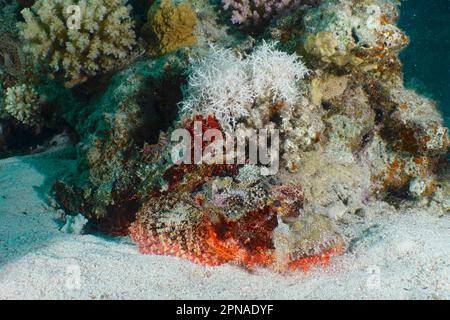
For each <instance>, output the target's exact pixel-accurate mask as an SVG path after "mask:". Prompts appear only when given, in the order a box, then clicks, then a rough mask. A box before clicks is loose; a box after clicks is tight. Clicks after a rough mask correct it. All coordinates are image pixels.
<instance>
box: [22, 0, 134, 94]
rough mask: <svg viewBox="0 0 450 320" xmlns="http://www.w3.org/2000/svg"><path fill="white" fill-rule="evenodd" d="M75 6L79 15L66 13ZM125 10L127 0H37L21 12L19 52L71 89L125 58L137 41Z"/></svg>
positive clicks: (112, 67)
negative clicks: (22, 52)
mask: <svg viewBox="0 0 450 320" xmlns="http://www.w3.org/2000/svg"><path fill="white" fill-rule="evenodd" d="M74 5H75V6H77V8H79V15H80V17H74V16H73V15H74V14H76V13H73V12H71V11H70V10H68V8H70V7H71V6H74ZM130 11H131V7H129V6H126V0H108V1H82V2H78V1H74V0H60V1H43V0H38V1H36V2H35V3H34V5H33V6H32V7H31V8H26V9H24V10H23V11H22V15H23V17H24V19H25V22H24V23H20V24H19V28H20V34H21V36H22V37H23V39H24V41H25V46H24V49H25V50H26V51H27V52H28V53H29V54H31V55H32V56H33V57H34V59H35V61H37V62H43V63H46V64H48V65H49V67H50V68H51V70H52V71H53V73H54V74H58V75H61V76H62V77H63V78H64V79H65V80H66V81H67V86H70V87H72V86H74V85H76V84H79V83H81V82H84V81H85V80H86V79H87V77H92V76H94V75H96V74H99V73H104V72H108V71H111V70H113V69H114V68H115V67H116V65H117V64H118V63H120V62H121V61H122V60H124V59H126V58H127V57H128V55H129V54H130V51H131V50H132V48H133V46H134V45H135V42H136V40H135V33H134V30H133V27H134V22H133V20H132V19H131V17H130ZM72 18H73V19H79V21H78V22H77V21H72V20H71V19H72ZM70 22H74V25H73V27H71V26H69V23H70ZM77 23H78V24H79V25H77Z"/></svg>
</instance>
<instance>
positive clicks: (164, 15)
mask: <svg viewBox="0 0 450 320" xmlns="http://www.w3.org/2000/svg"><path fill="white" fill-rule="evenodd" d="M196 25H197V16H196V15H195V13H194V11H193V10H192V8H191V6H189V5H188V4H180V5H174V4H173V3H172V2H171V1H170V0H162V1H161V2H160V3H159V2H156V3H155V4H154V5H153V6H152V8H150V10H149V13H148V22H147V24H146V25H145V26H144V32H150V38H151V42H152V43H153V46H152V48H151V50H150V53H151V54H152V55H164V54H166V53H169V52H172V51H175V50H177V49H179V48H182V47H185V46H192V45H194V44H196V42H197V39H196V36H195V35H194V29H195V27H196Z"/></svg>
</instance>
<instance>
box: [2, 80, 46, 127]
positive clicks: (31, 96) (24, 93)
mask: <svg viewBox="0 0 450 320" xmlns="http://www.w3.org/2000/svg"><path fill="white" fill-rule="evenodd" d="M4 108H5V111H6V113H8V114H9V115H11V116H12V117H14V118H15V119H16V120H18V121H20V122H21V123H23V124H25V125H28V126H35V125H36V124H38V122H39V119H40V117H39V110H40V108H39V96H38V94H37V92H36V91H35V90H34V89H33V87H30V86H28V85H26V84H21V85H17V86H15V87H11V88H8V89H7V90H6V98H5V106H4Z"/></svg>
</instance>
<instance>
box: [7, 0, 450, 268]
mask: <svg viewBox="0 0 450 320" xmlns="http://www.w3.org/2000/svg"><path fill="white" fill-rule="evenodd" d="M69 3H70V4H72V3H74V2H73V1H69V0H67V1H55V2H52V3H49V2H44V1H42V0H38V1H37V2H36V3H35V4H34V6H32V7H31V8H30V9H25V11H23V13H24V16H25V20H26V23H25V24H22V25H21V27H20V28H21V30H22V31H21V32H22V34H23V35H24V38H25V39H29V40H31V41H30V42H29V43H28V44H26V45H25V46H26V47H27V48H28V50H29V51H30V50H31V49H33V48H34V49H35V58H38V60H41V61H44V62H47V63H48V64H50V67H52V68H53V72H54V73H55V75H61V73H62V76H63V77H64V78H66V79H65V80H68V81H70V82H72V84H75V83H78V82H79V81H80V80H84V79H83V78H85V77H92V76H93V75H95V74H98V73H103V72H106V71H109V70H112V69H114V68H115V67H114V66H116V65H117V63H120V62H119V61H120V60H123V58H125V57H127V58H128V57H131V56H129V55H128V54H129V53H130V50H131V49H132V45H133V44H134V33H133V31H132V25H133V22H132V21H131V18H130V15H129V14H130V9H129V8H127V7H125V1H112V2H108V5H106V4H105V5H103V4H102V3H103V2H101V3H100V2H97V4H93V2H89V1H87V2H83V4H85V7H83V8H84V9H86V10H87V8H88V7H89V6H93V7H92V8H94V7H95V8H97V7H96V5H98V6H99V7H98V8H102V10H103V11H102V10H100V11H102V12H111V13H112V15H108V17H109V18H105V17H106V16H105V15H103V14H100V13H99V14H98V15H93V16H92V17H89V19H86V21H84V20H83V22H82V25H83V27H82V28H81V30H79V31H67V29H66V28H65V27H64V23H63V22H62V21H64V19H65V18H66V17H67V16H66V15H65V14H66V13H64V12H63V10H62V8H63V4H69ZM222 4H223V5H225V8H226V9H227V10H228V9H230V10H234V16H233V22H235V23H239V24H241V25H243V26H245V27H249V26H255V25H257V26H258V32H253V31H254V30H252V31H250V30H249V29H251V28H234V27H232V26H230V24H229V23H228V22H227V21H224V20H227V17H225V19H222V20H221V19H220V17H218V16H217V15H218V12H223V11H220V8H217V6H219V7H220V6H221V4H220V2H218V3H217V4H216V5H217V6H216V7H214V5H213V4H212V3H211V2H209V1H206V0H196V1H190V2H189V5H188V4H187V3H186V2H185V1H174V2H170V1H161V2H160V1H157V2H154V3H153V5H152V7H151V9H150V10H149V13H148V15H149V20H148V22H147V25H146V26H145V28H144V29H145V30H144V31H149V32H150V38H146V40H148V42H149V43H148V45H149V47H150V49H148V50H147V51H148V52H149V53H150V55H142V57H141V59H139V60H134V59H130V61H126V63H124V64H122V67H123V68H121V70H120V71H117V72H112V73H114V74H113V76H112V77H107V79H106V80H105V79H99V80H98V82H96V83H100V84H101V86H96V85H95V86H93V85H92V83H93V82H91V83H86V84H80V85H79V86H78V87H77V88H73V89H72V90H69V93H70V94H68V96H72V97H75V98H74V100H75V102H73V101H72V102H71V104H70V105H67V106H66V105H65V104H64V103H57V104H56V105H57V106H58V107H59V109H57V110H58V111H57V113H58V116H59V117H60V118H61V119H64V120H65V122H66V123H67V126H68V127H69V128H70V130H71V131H72V132H74V134H73V135H74V136H76V139H75V141H76V143H77V148H76V149H77V164H78V173H77V175H75V176H70V177H65V178H63V179H61V181H58V182H57V183H56V184H55V191H56V195H57V198H58V200H59V202H60V204H61V206H62V207H63V208H64V210H65V211H66V212H67V214H72V215H77V214H82V215H83V216H84V217H86V219H88V220H89V223H90V225H91V226H93V227H97V228H99V229H100V230H102V231H105V232H107V233H109V234H112V235H131V237H132V239H133V240H134V242H136V244H137V245H138V248H139V250H140V251H141V252H143V253H153V254H167V255H174V256H178V257H183V258H186V259H189V260H191V261H194V262H197V263H201V264H204V265H219V264H222V263H235V264H237V265H241V266H243V267H245V268H253V267H255V266H267V267H272V268H274V269H275V270H280V271H282V270H289V269H299V268H300V269H307V268H308V266H309V265H310V264H311V263H325V262H327V261H328V259H329V258H330V257H331V256H332V255H334V254H338V253H340V252H342V250H344V249H345V245H346V244H345V243H346V241H345V240H346V239H345V237H344V236H342V235H341V232H340V231H341V229H340V226H341V225H342V223H346V224H349V223H353V222H354V221H355V220H354V219H355V217H358V218H361V219H362V218H363V217H364V215H365V212H366V209H367V207H368V206H370V204H371V203H373V202H374V201H379V200H381V201H386V202H389V203H390V204H393V205H395V206H400V205H410V206H427V207H430V208H433V210H434V211H436V213H437V214H438V215H444V214H447V213H448V209H449V206H448V200H447V199H448V192H449V191H448V190H449V188H448V182H447V181H448V177H447V175H448V174H447V173H448V159H447V158H446V157H447V152H448V149H449V134H448V129H447V128H445V126H444V124H443V119H442V117H441V115H440V114H439V112H438V110H437V107H436V105H435V104H434V103H433V101H431V100H429V99H426V98H424V97H421V96H419V95H418V94H416V93H415V92H413V91H411V90H407V89H405V87H404V84H403V79H402V73H401V64H400V60H399V58H398V53H399V52H400V50H401V49H402V48H403V47H404V46H405V45H406V44H407V43H408V38H407V37H406V35H405V34H404V33H403V32H402V31H401V30H400V29H399V28H398V27H397V26H396V20H397V16H398V4H397V2H396V1H393V0H392V1H391V0H337V1H331V0H323V1H266V2H262V1H223V3H222ZM89 8H91V7H89ZM84 9H83V10H84ZM51 10H53V11H52V12H53V14H49V12H51ZM100 11H99V12H100ZM272 18H275V19H272ZM110 19H112V21H110ZM142 19H144V18H143V17H142ZM105 21H110V22H111V24H112V26H113V27H112V28H110V29H108V28H106V29H108V30H107V31H108V32H107V34H105V33H104V32H106V31H105V30H104V29H102V28H100V29H96V27H94V26H91V24H92V23H94V24H95V25H97V26H99V27H101V26H102V24H103V23H105ZM269 21H270V23H265V22H269ZM143 22H144V21H143V20H142V23H143ZM48 28H49V29H50V30H54V31H52V34H53V33H54V34H55V38H52V37H49V34H48V33H47V31H44V30H43V29H45V30H47V29H48ZM58 28H59V29H58ZM227 28H229V29H227ZM111 34H114V37H113V38H114V39H113V40H114V41H112V42H108V41H109V40H108V39H110V38H109V35H111ZM60 36H62V38H61V39H62V40H61V42H58V41H57V40H56V39H57V37H58V39H59V37H60ZM142 36H143V37H147V36H148V34H146V32H142ZM81 40H83V41H81ZM5 43H6V42H5ZM79 45H85V47H84V49H86V50H88V51H83V52H84V53H86V54H84V55H83V54H82V55H81V59H79V60H77V62H71V61H72V60H71V59H72V58H74V56H75V55H74V54H75V53H76V54H79V49H80V48H81V47H79ZM96 46H101V47H102V48H103V49H104V50H103V49H102V50H103V51H101V50H100V49H99V50H100V51H95V54H94V53H93V52H94V51H91V49H92V48H95V47H96ZM186 46H188V47H189V49H187V50H178V49H179V48H182V47H186ZM4 48H6V47H5V46H3V47H2V45H1V44H0V52H15V51H14V50H11V49H10V48H9V47H8V48H6V49H4ZM84 49H83V50H84ZM47 50H50V51H47ZM110 50H111V51H110ZM114 52H115V53H114ZM91 53H92V55H91ZM3 56H5V55H4V54H3ZM10 56H11V53H8V57H10ZM188 56H189V58H188ZM91 58H92V59H91ZM3 60H4V61H5V59H3ZM4 61H3V63H4ZM8 61H10V60H8ZM64 61H65V62H64ZM0 62H2V61H0ZM4 64H5V63H4ZM10 65H11V64H10ZM13 71H14V70H13ZM12 73H13V72H12ZM95 80H97V79H95ZM49 81H54V80H49ZM55 82H56V81H55ZM11 87H12V88H16V87H13V86H11ZM31 87H32V86H31V84H27V85H26V86H25V87H23V86H22V84H21V86H20V87H17V92H19V90H18V88H21V89H20V90H21V91H28V92H29V95H30V97H32V98H27V99H28V100H27V99H24V98H23V97H22V96H21V95H19V94H14V92H15V91H14V90H13V89H11V88H10V90H9V93H8V96H13V97H14V99H11V98H7V99H6V100H14V101H16V102H17V101H22V100H23V101H28V102H27V103H22V104H21V105H23V106H28V105H29V104H30V103H31V102H30V101H31V100H33V99H35V100H36V99H37V96H36V95H33V94H30V92H33V91H30V90H31V89H29V88H31ZM35 87H36V88H39V93H41V88H40V87H39V86H35ZM27 88H28V89H27ZM51 88H55V87H51ZM47 91H51V90H50V89H48V87H47ZM0 94H1V93H0ZM16 96H17V99H16V98H15V97H16ZM67 101H71V100H69V99H68V100H67ZM7 103H9V102H7ZM9 104H10V103H9ZM10 105H12V104H10ZM16 105H17V103H15V104H14V106H16ZM34 107H36V105H35V104H33V108H34ZM27 108H28V109H27ZM27 108H25V109H26V110H27V112H29V115H28V116H25V115H21V116H20V118H21V119H22V121H26V122H29V123H31V122H32V121H34V120H36V119H37V117H36V115H32V113H33V112H37V110H35V109H32V108H30V107H27ZM10 109H11V108H10ZM22 109H23V108H22ZM14 110H16V109H14ZM23 119H26V120H23ZM19 120H20V119H19ZM194 122H201V129H202V133H204V132H206V130H208V129H215V130H218V131H220V132H221V133H222V134H223V133H225V132H230V131H233V130H235V129H242V130H244V131H245V130H251V129H252V130H254V129H260V130H267V131H271V130H272V131H273V130H275V129H276V130H278V131H279V133H280V139H279V140H280V141H279V142H280V154H279V158H280V160H281V166H280V169H279V171H278V172H275V173H274V174H273V175H271V176H265V175H263V174H262V173H261V168H262V167H264V166H263V165H262V164H254V163H250V161H249V159H248V158H245V159H244V160H245V161H244V162H245V163H239V164H219V163H216V164H204V163H203V164H195V165H193V164H177V163H176V161H174V160H173V159H172V157H171V151H172V149H173V148H174V145H175V142H174V141H171V139H170V137H171V134H172V133H173V132H174V131H175V130H177V129H186V130H187V131H188V132H189V133H190V135H191V137H193V136H194V133H195V128H194V126H195V125H194ZM0 128H2V126H1V125H0ZM0 140H1V137H0ZM0 144H1V142H0ZM209 146H210V145H209V144H208V143H206V142H204V141H203V142H202V144H201V147H202V148H201V151H204V150H205V149H206V148H207V147H209ZM192 148H194V146H192ZM191 151H192V150H191ZM277 156H278V155H277Z"/></svg>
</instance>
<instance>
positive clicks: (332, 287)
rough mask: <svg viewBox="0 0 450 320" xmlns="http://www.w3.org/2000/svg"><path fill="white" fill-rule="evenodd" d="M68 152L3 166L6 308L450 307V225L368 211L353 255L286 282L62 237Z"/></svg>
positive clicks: (417, 214)
mask: <svg viewBox="0 0 450 320" xmlns="http://www.w3.org/2000/svg"><path fill="white" fill-rule="evenodd" d="M74 165H75V163H74V161H73V160H71V159H70V157H68V151H67V149H64V148H61V149H54V150H50V151H47V152H44V153H40V154H35V155H31V156H25V157H14V158H9V159H4V160H0V299H450V217H449V216H448V215H447V216H444V217H437V216H436V215H435V214H433V212H428V211H426V210H425V209H420V210H419V209H414V208H410V209H402V210H400V211H399V210H395V209H394V208H392V207H391V206H389V205H387V204H385V203H374V204H372V205H371V206H369V210H368V211H367V214H366V215H365V217H355V218H352V221H347V223H341V226H340V227H341V229H342V230H343V233H344V235H345V237H346V238H347V246H348V250H347V252H346V253H345V254H343V255H341V256H338V257H335V258H333V259H332V261H331V263H330V265H328V266H327V267H326V268H323V267H321V266H317V267H314V268H312V269H311V270H310V271H308V272H306V273H304V272H300V271H299V272H290V273H285V274H280V273H276V272H273V271H271V270H265V269H256V270H252V271H251V272H250V271H248V270H243V269H241V268H239V267H237V266H233V265H223V266H220V267H202V266H198V265H195V264H192V263H190V262H188V261H184V260H181V259H178V258H174V257H166V256H155V255H141V254H139V253H138V252H137V250H136V247H135V246H134V245H133V244H132V243H131V241H130V240H129V238H128V237H123V238H107V237H105V236H101V235H73V234H65V233H62V232H61V231H60V230H59V229H60V227H61V222H60V221H59V220H58V217H59V215H60V212H58V210H56V209H54V208H52V207H50V206H48V201H47V200H48V199H46V196H45V195H46V194H48V192H49V190H50V188H51V185H52V181H54V179H55V178H57V177H58V176H60V175H62V174H67V172H70V171H71V170H73V168H74Z"/></svg>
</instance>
